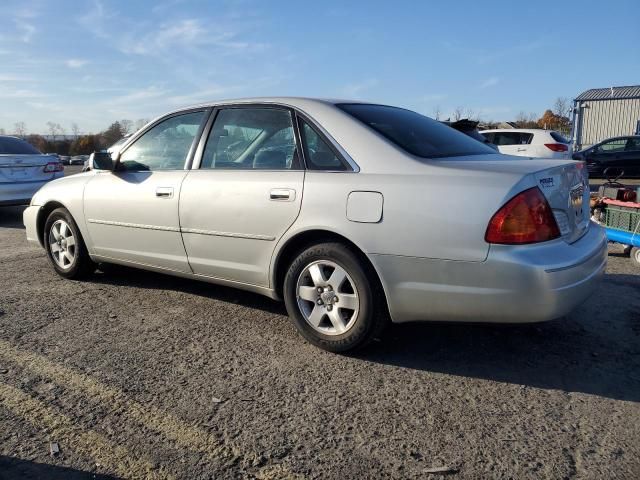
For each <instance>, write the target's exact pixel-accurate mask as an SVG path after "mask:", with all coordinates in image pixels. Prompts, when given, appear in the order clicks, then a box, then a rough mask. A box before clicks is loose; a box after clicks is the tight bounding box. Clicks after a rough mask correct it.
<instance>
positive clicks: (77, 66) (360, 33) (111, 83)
mask: <svg viewBox="0 0 640 480" xmlns="http://www.w3.org/2000/svg"><path fill="white" fill-rule="evenodd" d="M2 4H3V7H2V15H0V65H1V66H0V102H1V105H2V108H0V128H4V129H5V130H6V131H7V132H11V131H12V130H13V125H14V123H15V122H17V121H24V122H25V123H26V125H27V129H28V131H29V133H45V132H46V122H47V121H53V122H58V123H60V124H61V125H62V126H63V127H64V128H66V129H67V131H68V132H69V131H70V129H71V123H72V122H76V123H77V124H78V125H79V127H80V129H81V131H83V132H97V131H100V130H102V129H104V128H105V127H107V126H108V125H109V124H110V123H111V122H112V121H114V120H116V119H121V118H128V119H132V120H136V119H139V118H152V117H154V116H156V115H159V114H161V113H163V112H165V111H167V110H171V109H174V108H176V107H178V106H181V105H186V104H192V103H196V102H199V101H203V100H214V99H219V98H235V97H242V96H258V95H304V96H319V97H339V98H355V99H364V100H372V101H376V102H381V103H390V104H395V105H400V106H404V107H408V108H411V109H414V110H417V111H419V112H422V113H425V114H427V115H430V116H433V115H434V111H435V109H436V108H438V109H439V110H440V111H441V112H442V114H443V115H444V116H445V117H446V116H448V115H449V114H450V112H451V111H452V110H453V109H454V108H456V107H463V108H465V109H471V110H473V111H474V112H476V113H480V115H481V118H483V119H485V120H508V119H513V118H514V117H515V116H516V115H517V114H518V112H520V111H525V112H535V113H537V114H541V113H542V112H543V111H544V109H545V108H548V107H550V106H551V105H552V104H553V101H554V99H555V98H556V97H559V96H563V97H569V98H573V97H575V96H576V95H577V94H579V93H580V92H581V91H583V90H586V89H588V88H594V87H608V86H616V85H630V84H640V26H639V24H638V20H639V19H640V1H638V0H629V1H625V0H620V1H615V0H614V1H608V2H604V1H601V2H595V1H593V2H592V1H577V0H575V1H573V0H565V1H553V2H551V1H536V2H520V1H513V0H512V1H495V2H491V1H486V2H479V1H464V0H459V1H449V2H435V1H433V2H431V1H430V2H427V1H424V2H422V1H401V0H395V1H387V2H378V1H362V2H360V1H351V2H347V1H344V0H343V1H314V2H303V1H295V2H294V1H277V0H270V1H252V0H236V1H232V0H228V1H214V0H210V1H204V0H203V1H188V0H164V1H163V0H158V1H155V2H143V1H133V0H128V1H123V0H92V1H71V0H56V1H52V0H51V1H47V0H2Z"/></svg>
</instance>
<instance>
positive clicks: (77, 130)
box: [71, 122, 80, 140]
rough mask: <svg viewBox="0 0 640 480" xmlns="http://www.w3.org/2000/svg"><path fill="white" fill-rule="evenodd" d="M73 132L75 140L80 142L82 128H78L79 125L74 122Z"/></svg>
mask: <svg viewBox="0 0 640 480" xmlns="http://www.w3.org/2000/svg"><path fill="white" fill-rule="evenodd" d="M71 131H72V132H73V136H74V137H75V140H78V137H79V136H80V127H78V124H77V123H76V122H73V123H72V124H71Z"/></svg>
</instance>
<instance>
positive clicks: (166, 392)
mask: <svg viewBox="0 0 640 480" xmlns="http://www.w3.org/2000/svg"><path fill="white" fill-rule="evenodd" d="M639 273H640V271H638V270H637V269H634V267H633V266H632V265H631V263H630V261H629V260H628V259H626V258H622V257H621V256H620V249H619V248H617V247H612V248H611V254H610V256H609V266H608V273H607V276H606V279H605V281H604V283H603V284H602V288H601V290H600V292H599V293H598V294H597V295H595V296H594V297H593V298H592V299H591V300H589V301H588V302H587V303H586V304H585V305H584V306H582V307H581V308H579V309H578V310H576V311H575V312H574V313H573V314H571V315H570V316H569V317H568V318H565V319H563V320H560V321H554V322H550V323H546V324H541V325H531V326H520V327H510V326H477V325H476V326H468V325H429V324H420V325H405V326H396V327H393V328H391V330H389V331H388V332H387V336H386V338H385V339H384V341H382V342H377V343H375V344H374V345H372V346H371V347H370V348H368V349H367V350H366V351H363V352H361V353H359V354H357V355H353V356H340V355H333V354H329V353H326V352H322V351H320V350H317V349H315V348H313V347H311V346H309V345H308V344H306V343H305V342H304V341H303V340H302V339H301V338H300V337H299V336H298V335H297V334H296V332H295V331H294V329H293V327H292V326H291V325H290V323H289V322H288V320H287V317H286V314H285V311H284V308H283V306H282V305H280V304H278V303H276V302H273V301H271V300H268V299H266V298H263V297H260V296H257V295H253V294H249V293H243V292H240V291H235V290H231V289H227V288H222V287H216V286H212V285H208V284H203V283H197V282H193V281H186V280H181V279H176V278H172V277H167V276H162V275H158V274H151V273H143V272H135V271H131V270H124V269H123V270H120V271H118V272H112V273H110V274H104V273H96V274H95V276H94V277H93V278H92V279H91V280H90V281H87V282H74V281H65V280H62V279H60V278H59V277H57V276H56V275H55V274H54V272H53V270H52V269H51V268H50V267H49V265H48V263H47V259H46V257H45V254H44V252H43V251H42V250H39V249H37V248H33V247H30V246H28V245H27V243H26V241H25V235H24V230H23V229H22V225H21V209H18V208H14V209H1V210H0V478H2V479H15V478H47V479H49V478H65V479H68V478H71V479H80V478H113V477H117V478H120V477H123V478H186V479H199V478H213V477H215V478H272V479H276V478H336V479H338V478H340V479H344V478H438V476H439V474H434V475H430V474H429V473H428V472H429V469H430V468H433V467H451V468H452V469H453V470H454V471H455V473H450V474H448V475H446V477H447V478H518V479H521V478H554V479H556V478H589V479H603V478H629V479H633V478H639V477H640V403H639V402H640V275H639ZM50 442H56V443H57V444H58V446H59V449H60V453H59V454H57V455H55V456H51V455H50V454H49V443H50ZM443 478H444V476H443Z"/></svg>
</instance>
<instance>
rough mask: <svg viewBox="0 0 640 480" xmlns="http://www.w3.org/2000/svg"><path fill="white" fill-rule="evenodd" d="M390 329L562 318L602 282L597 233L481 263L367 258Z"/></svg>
mask: <svg viewBox="0 0 640 480" xmlns="http://www.w3.org/2000/svg"><path fill="white" fill-rule="evenodd" d="M370 258H371V260H372V262H373V264H374V266H375V268H376V269H377V271H378V272H379V273H380V276H381V278H382V282H383V285H384V287H385V291H386V294H387V301H388V304H389V310H390V313H391V317H392V320H393V321H394V322H396V323H402V322H410V321H419V320H433V321H452V322H492V323H531V322H542V321H546V320H552V319H554V318H558V317H561V316H563V315H565V314H567V313H569V312H570V311H571V310H573V309H574V308H575V307H576V306H578V305H579V304H581V303H582V302H583V301H584V300H585V299H586V298H587V297H589V295H590V294H591V293H592V292H593V291H594V289H595V288H596V286H597V284H598V282H599V281H600V280H601V278H602V276H603V274H604V270H605V267H606V261H607V239H606V236H605V233H604V229H603V228H601V227H599V226H597V225H595V224H591V226H590V228H589V230H588V232H587V233H586V234H585V235H584V236H583V237H582V238H581V239H580V240H578V241H576V242H575V243H573V244H567V243H566V242H565V241H563V240H555V241H552V242H545V243H542V244H540V245H526V246H509V245H492V246H491V248H490V250H489V255H488V257H487V259H486V260H485V261H484V262H460V261H447V260H434V259H427V258H413V257H399V256H393V255H371V256H370Z"/></svg>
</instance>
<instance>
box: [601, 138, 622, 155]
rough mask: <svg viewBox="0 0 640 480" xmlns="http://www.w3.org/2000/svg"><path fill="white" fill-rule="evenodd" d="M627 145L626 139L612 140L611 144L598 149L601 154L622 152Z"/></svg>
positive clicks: (605, 144)
mask: <svg viewBox="0 0 640 480" xmlns="http://www.w3.org/2000/svg"><path fill="white" fill-rule="evenodd" d="M626 145H627V140H626V139H624V138H619V139H617V140H611V141H610V142H605V143H603V144H602V145H600V146H599V147H598V152H599V153H616V152H622V151H623V150H624V147H625V146H626Z"/></svg>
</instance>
